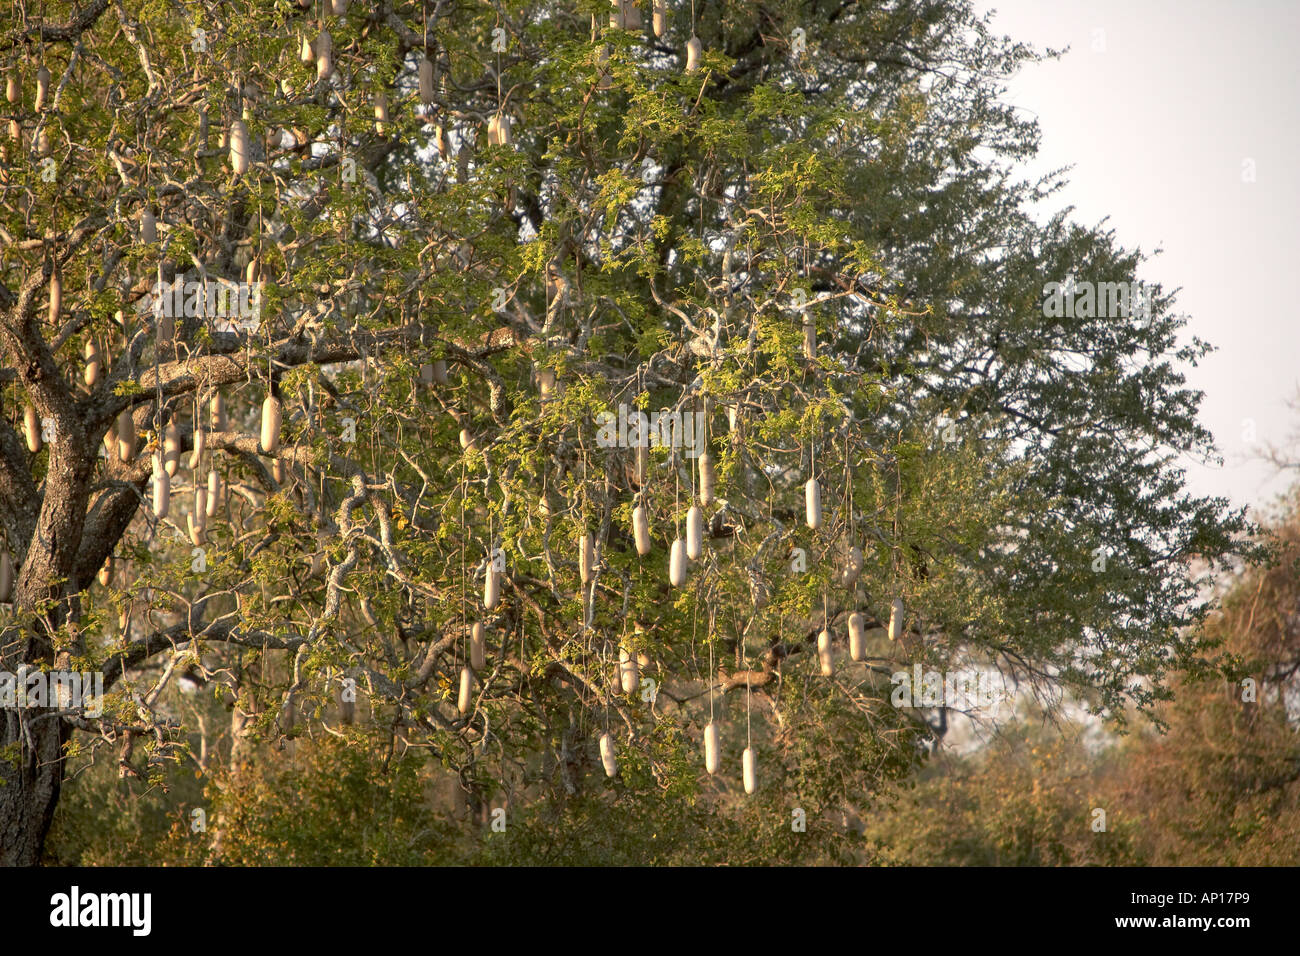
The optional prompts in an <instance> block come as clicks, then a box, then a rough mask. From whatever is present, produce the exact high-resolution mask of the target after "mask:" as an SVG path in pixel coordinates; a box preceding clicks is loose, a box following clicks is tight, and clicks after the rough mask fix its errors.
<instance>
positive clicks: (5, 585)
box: [0, 547, 14, 604]
mask: <svg viewBox="0 0 1300 956" xmlns="http://www.w3.org/2000/svg"><path fill="white" fill-rule="evenodd" d="M13 592H14V559H13V558H11V557H10V556H9V548H8V547H0V604H4V603H5V602H7V601H8V600H9V598H11V597H12V596H13Z"/></svg>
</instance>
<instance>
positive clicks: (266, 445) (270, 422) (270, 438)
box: [259, 395, 283, 455]
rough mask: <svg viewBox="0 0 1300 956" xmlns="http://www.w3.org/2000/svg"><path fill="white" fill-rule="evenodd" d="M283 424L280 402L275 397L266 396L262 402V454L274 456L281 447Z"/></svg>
mask: <svg viewBox="0 0 1300 956" xmlns="http://www.w3.org/2000/svg"><path fill="white" fill-rule="evenodd" d="M282 423H283V412H282V411H281V408H280V400H279V399H278V398H276V397H275V396H274V395H268V396H266V400H265V401H263V402H262V438H261V442H260V443H259V444H260V447H261V449H262V454H264V455H274V454H275V452H276V450H277V449H278V448H279V447H280V425H281V424H282Z"/></svg>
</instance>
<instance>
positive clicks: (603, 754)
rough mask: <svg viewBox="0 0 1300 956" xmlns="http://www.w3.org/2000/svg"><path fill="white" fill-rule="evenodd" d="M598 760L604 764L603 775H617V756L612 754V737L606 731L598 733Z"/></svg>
mask: <svg viewBox="0 0 1300 956" xmlns="http://www.w3.org/2000/svg"><path fill="white" fill-rule="evenodd" d="M600 762H601V763H602V764H604V765H605V776H607V777H616V776H618V758H617V757H616V756H615V754H614V738H613V737H611V736H610V735H609V734H608V733H604V734H601V735H600Z"/></svg>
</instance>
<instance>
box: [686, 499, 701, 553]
mask: <svg viewBox="0 0 1300 956" xmlns="http://www.w3.org/2000/svg"><path fill="white" fill-rule="evenodd" d="M703 555H704V512H702V511H701V510H700V506H699V505H691V507H690V510H689V511H687V512H686V556H687V557H688V558H690V559H691V560H692V561H698V560H700V558H701V557H702V556H703Z"/></svg>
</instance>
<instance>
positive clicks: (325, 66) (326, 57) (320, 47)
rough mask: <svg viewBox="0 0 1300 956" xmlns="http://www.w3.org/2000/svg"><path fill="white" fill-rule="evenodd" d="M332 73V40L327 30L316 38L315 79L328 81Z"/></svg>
mask: <svg viewBox="0 0 1300 956" xmlns="http://www.w3.org/2000/svg"><path fill="white" fill-rule="evenodd" d="M333 72H334V38H333V37H332V36H330V32H329V31H328V30H322V31H321V32H320V34H319V35H317V37H316V79H317V80H324V79H328V78H329V75H330V74H331V73H333Z"/></svg>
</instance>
